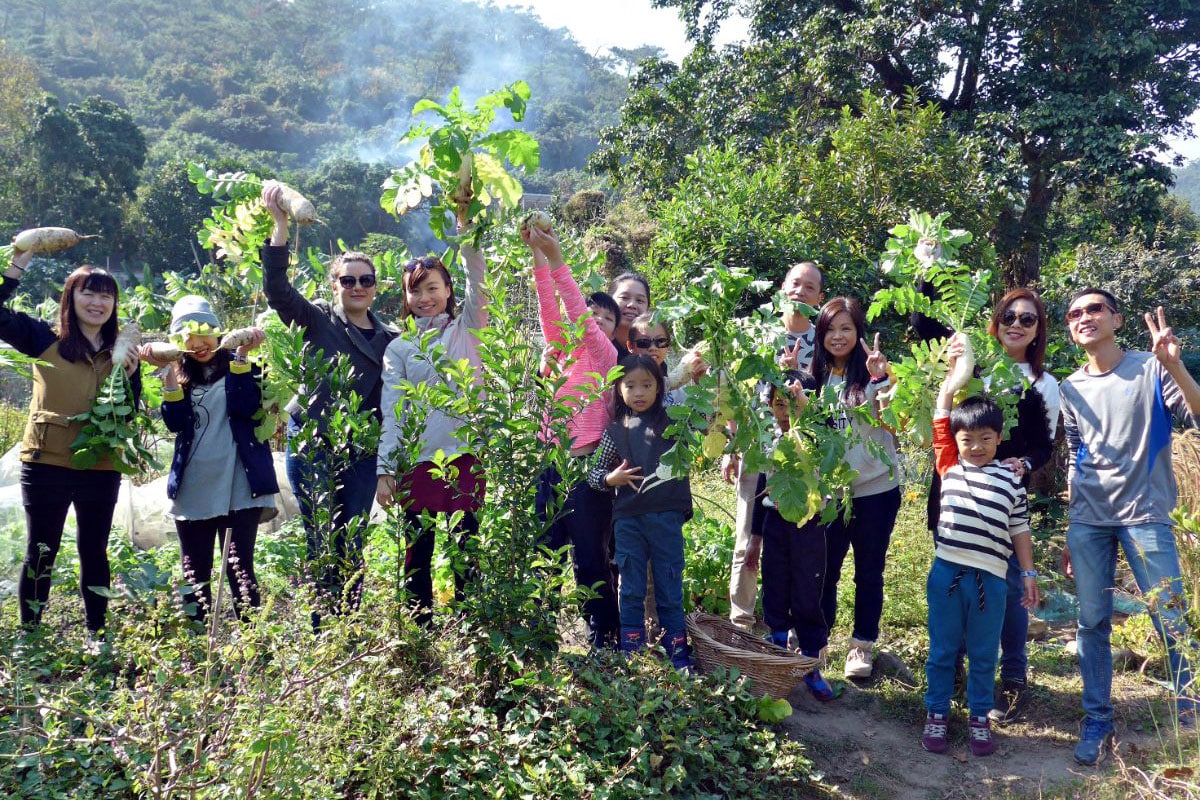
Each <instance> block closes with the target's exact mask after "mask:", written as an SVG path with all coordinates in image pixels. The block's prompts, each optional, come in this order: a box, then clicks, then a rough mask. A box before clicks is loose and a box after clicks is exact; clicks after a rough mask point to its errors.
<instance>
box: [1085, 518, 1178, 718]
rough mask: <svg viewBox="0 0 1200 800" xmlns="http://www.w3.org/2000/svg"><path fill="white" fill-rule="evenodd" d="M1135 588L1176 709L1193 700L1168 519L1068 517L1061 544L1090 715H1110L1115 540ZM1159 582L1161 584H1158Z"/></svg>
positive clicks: (1175, 552) (1102, 716)
mask: <svg viewBox="0 0 1200 800" xmlns="http://www.w3.org/2000/svg"><path fill="white" fill-rule="evenodd" d="M1118 544H1120V545H1121V547H1122V548H1123V549H1124V550H1125V558H1126V560H1127V561H1128V562H1129V568H1130V569H1131V570H1133V577H1134V579H1135V580H1136V581H1137V585H1138V588H1139V589H1141V590H1142V592H1143V593H1144V594H1145V595H1147V598H1148V599H1149V600H1150V601H1151V603H1150V607H1151V617H1150V618H1151V620H1152V621H1153V622H1154V627H1155V628H1156V629H1157V630H1158V633H1159V635H1160V636H1162V637H1163V640H1164V641H1165V642H1166V645H1167V654H1168V659H1167V660H1168V664H1169V667H1170V670H1171V680H1172V682H1173V683H1174V685H1175V692H1176V696H1177V698H1178V701H1179V707H1180V710H1183V709H1185V708H1192V707H1194V704H1195V694H1196V687H1195V686H1192V685H1191V682H1192V675H1191V668H1190V666H1189V664H1188V661H1187V657H1186V656H1185V655H1184V653H1182V652H1181V651H1180V648H1179V647H1178V646H1177V643H1178V642H1181V641H1182V642H1184V643H1185V644H1186V643H1187V642H1188V640H1189V633H1188V629H1187V620H1186V619H1185V614H1186V613H1187V605H1186V600H1185V597H1186V595H1185V594H1184V591H1183V581H1182V579H1181V578H1180V569H1179V553H1178V551H1176V549H1175V531H1174V530H1173V529H1172V528H1171V526H1170V525H1161V524H1160V525H1153V524H1152V525H1124V526H1119V525H1118V526H1104V527H1101V526H1098V525H1087V524H1084V523H1081V522H1072V523H1071V524H1070V526H1069V527H1068V528H1067V546H1068V547H1070V548H1071V565H1072V567H1073V568H1074V570H1075V593H1076V595H1077V596H1078V598H1079V637H1078V638H1079V672H1080V674H1081V675H1082V677H1083V710H1084V712H1085V713H1086V714H1087V715H1088V716H1089V717H1091V718H1092V719H1094V720H1099V721H1102V722H1108V721H1111V720H1112V718H1113V706H1112V648H1111V646H1110V644H1109V638H1110V636H1111V634H1112V610H1113V601H1112V592H1113V588H1114V573H1115V571H1116V567H1117V545H1118ZM1160 587H1161V588H1160Z"/></svg>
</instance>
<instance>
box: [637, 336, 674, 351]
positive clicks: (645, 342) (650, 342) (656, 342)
mask: <svg viewBox="0 0 1200 800" xmlns="http://www.w3.org/2000/svg"><path fill="white" fill-rule="evenodd" d="M633 346H634V347H636V348H637V349H639V350H649V349H650V348H651V347H670V346H671V340H670V339H668V338H667V337H666V336H659V337H658V338H657V339H649V338H646V339H634V340H633Z"/></svg>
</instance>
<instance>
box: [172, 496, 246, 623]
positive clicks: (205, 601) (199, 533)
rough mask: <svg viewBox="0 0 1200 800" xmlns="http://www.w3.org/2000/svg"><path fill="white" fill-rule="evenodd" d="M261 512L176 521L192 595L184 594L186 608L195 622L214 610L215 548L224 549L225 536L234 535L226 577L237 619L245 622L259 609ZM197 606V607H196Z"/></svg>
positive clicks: (185, 572) (230, 545)
mask: <svg viewBox="0 0 1200 800" xmlns="http://www.w3.org/2000/svg"><path fill="white" fill-rule="evenodd" d="M261 518H262V509H261V508H240V509H238V510H236V511H231V512H230V513H228V514H226V515H225V516H222V517H213V518H212V519H194V520H182V519H180V520H175V530H176V531H178V532H179V550H180V555H181V557H182V559H183V574H184V576H185V577H186V578H187V580H188V581H190V584H191V588H192V591H185V592H184V594H183V604H184V607H185V608H190V610H189V614H188V615H189V616H190V617H191V618H192V619H196V620H202V619H204V618H205V617H206V616H207V615H208V611H209V609H210V608H212V592H211V591H210V588H209V587H210V584H211V582H212V571H213V545H214V544H216V546H217V547H218V548H223V547H224V546H225V533H226V531H231V536H232V539H231V540H230V542H229V563H228V564H226V565H225V577H226V579H227V580H228V581H229V587H230V591H231V592H232V594H233V606H234V608H235V609H236V610H237V614H238V617H240V618H241V619H242V620H245V619H246V614H247V611H248V609H250V608H258V603H259V597H258V578H257V577H255V575H254V541H255V539H257V538H258V521H259V520H260V519H261ZM193 604H194V605H193Z"/></svg>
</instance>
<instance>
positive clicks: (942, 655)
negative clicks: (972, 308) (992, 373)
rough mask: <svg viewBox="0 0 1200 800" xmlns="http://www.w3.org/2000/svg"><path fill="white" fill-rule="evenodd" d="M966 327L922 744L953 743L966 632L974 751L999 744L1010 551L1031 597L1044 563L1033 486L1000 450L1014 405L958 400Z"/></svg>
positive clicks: (951, 409) (944, 497)
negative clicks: (998, 675)
mask: <svg viewBox="0 0 1200 800" xmlns="http://www.w3.org/2000/svg"><path fill="white" fill-rule="evenodd" d="M964 338H965V336H964V335H963V334H955V336H954V338H953V339H951V342H950V346H949V350H948V353H949V356H950V374H949V375H948V376H947V377H946V380H945V381H944V382H943V383H942V387H941V390H940V391H939V393H938V401H937V410H936V411H935V413H934V421H933V450H934V457H935V461H936V468H937V471H938V474H939V475H940V476H941V478H942V492H941V514H940V516H939V520H938V527H937V531H936V532H935V534H934V539H935V543H936V548H935V551H934V560H933V566H932V567H931V568H930V570H929V579H928V581H927V582H926V587H925V591H926V596H927V598H928V601H929V660H928V661H927V662H926V663H925V675H926V680H927V683H928V689H927V690H926V692H925V707H926V709H927V711H928V716H927V717H926V720H925V729H924V732H923V734H922V736H921V745H922V746H923V747H924V748H925V749H926V750H928V751H930V752H931V753H943V752H945V751H946V747H947V742H946V728H947V723H948V720H949V716H950V698H951V696H952V695H953V694H954V663H955V659H956V657H957V654H958V652H959V648H960V646H961V645H962V644H963V643H964V642H965V644H966V651H967V657H968V659H969V661H970V669H969V671H968V673H967V703H968V705H969V707H970V715H971V717H970V723H969V732H970V745H971V752H972V753H974V754H975V755H977V756H986V755H989V754H991V753H992V752H993V751H994V750H995V745H994V744H993V742H992V733H991V729H990V727H989V724H988V712H989V711H991V710H992V705H993V691H992V690H993V683H994V675H995V670H996V652H997V650H998V649H999V647H1000V629H1001V626H1002V625H1003V623H1004V606H1005V601H1006V597H1007V592H1008V584H1007V581H1006V579H1005V574H1006V571H1007V569H1008V557H1009V555H1011V554H1012V553H1013V552H1016V555H1017V561H1018V562H1019V563H1020V565H1021V577H1022V579H1023V583H1024V596H1023V597H1022V599H1021V605H1023V606H1024V607H1025V608H1033V607H1034V606H1036V605H1037V601H1038V588H1037V580H1036V579H1037V572H1036V571H1035V570H1034V569H1033V545H1032V543H1031V541H1030V536H1029V509H1028V506H1027V504H1026V497H1025V488H1024V486H1022V485H1021V481H1020V480H1019V479H1018V478H1017V476H1016V475H1015V474H1014V473H1013V472H1012V470H1010V469H1009V468H1008V467H1006V466H1004V465H1002V464H1001V463H1000V462H999V461H997V460H996V447H997V445H999V444H1000V440H1001V439H1002V438H1003V433H1004V414H1003V412H1001V410H1000V408H999V407H998V406H997V405H996V404H995V403H994V402H992V401H991V400H989V399H987V398H985V397H971V398H969V399H967V400H965V401H964V402H963V403H962V404H960V405H959V406H957V407H955V406H954V395H955V394H956V393H957V392H958V391H959V390H960V389H961V388H962V386H963V385H965V383H966V379H967V378H969V377H970V376H969V373H965V374H963V375H956V372H959V371H958V370H955V369H954V364H955V362H956V361H957V359H958V357H959V356H960V355H961V354H962V353H963V350H964V347H965V344H964V341H963V340H964Z"/></svg>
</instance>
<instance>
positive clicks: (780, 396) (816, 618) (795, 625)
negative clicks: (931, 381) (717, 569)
mask: <svg viewBox="0 0 1200 800" xmlns="http://www.w3.org/2000/svg"><path fill="white" fill-rule="evenodd" d="M785 380H786V381H787V383H786V386H785V387H783V388H781V387H778V386H773V385H772V386H770V388H769V389H768V390H767V398H768V400H767V401H768V404H769V405H770V406H771V414H772V415H773V416H774V417H775V423H776V426H777V427H776V432H777V437H776V438H777V440H778V438H780V437H783V436H785V435H786V434H787V433H788V431H789V430H791V421H792V418H793V417H794V416H795V415H797V414H799V413H800V412H801V411H803V409H804V405H805V403H807V402H808V397H807V395H806V394H805V391H811V390H812V389H814V388H816V385H817V382H816V380H815V379H814V378H813V377H812V375H810V374H809V373H807V372H798V371H794V370H789V371H788V372H787V373H785ZM766 484H767V476H766V475H760V476H759V478H758V491H757V493H756V498H757V500H756V502H755V505H754V515H753V521H752V523H751V532H752V539H751V544H750V547H749V549H748V552H747V556H746V561H747V565H748V566H750V567H751V568H753V567H757V566H759V562H760V558H759V555H758V554H759V552H760V550H761V554H762V555H761V568H762V585H763V589H762V594H763V620H764V621H765V622H766V623H767V626H768V627H769V628H770V629H771V642H772V643H774V644H775V645H778V646H779V647H783V648H787V646H788V634H789V632H791V631H793V630H795V632H796V641H797V643H798V644H799V646H800V652H801V653H803V654H804V655H806V656H810V657H812V658H817V657H818V656H819V655H820V653H821V650H822V648H824V647H825V645H827V644H828V643H829V626H828V625H827V624H826V623H825V614H824V612H823V611H822V610H821V593H822V591H823V590H824V586H825V528H824V526H822V525H821V524H820V520H819V517H817V516H813V517H812V518H810V519H808V520H807V521H806V522H804V523H803V524H801V525H797V524H796V523H795V522H791V521H789V520H786V519H784V518H783V515H782V514H780V513H779V510H778V509H777V508H776V507H775V503H774V502H772V500H771V498H770V496H768V494H767V492H766ZM755 539H757V540H758V542H755V541H754V540H755ZM804 684H805V686H807V687H808V689H809V691H810V692H812V694H813V697H815V698H817V699H818V700H820V701H822V702H824V701H827V700H832V699H833V689H832V687H830V685H829V683H828V681H826V680H825V678H824V677H823V676H822V675H821V672H820V670H817V669H814V670H813V671H812V672H810V673H809V674H808V675H805V676H804Z"/></svg>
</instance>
